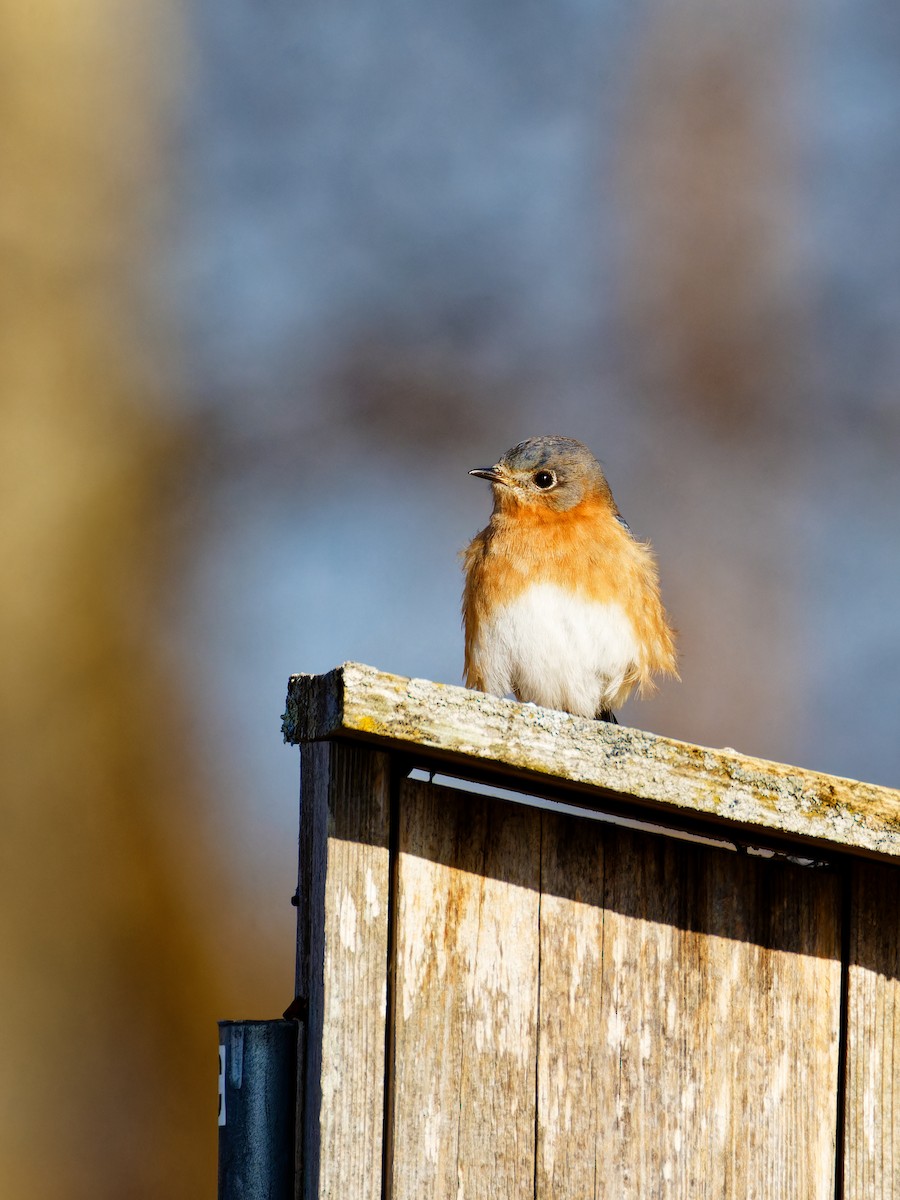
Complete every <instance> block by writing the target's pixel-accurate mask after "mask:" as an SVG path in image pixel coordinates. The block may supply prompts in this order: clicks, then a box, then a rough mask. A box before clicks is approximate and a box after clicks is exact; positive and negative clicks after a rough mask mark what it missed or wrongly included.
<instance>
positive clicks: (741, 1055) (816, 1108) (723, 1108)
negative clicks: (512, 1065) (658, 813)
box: [537, 814, 840, 1200]
mask: <svg viewBox="0 0 900 1200" xmlns="http://www.w3.org/2000/svg"><path fill="white" fill-rule="evenodd" d="M544 820H545V827H544V836H543V864H542V878H543V889H544V891H543V896H542V902H541V939H542V940H541V987H540V1013H541V1022H540V1038H539V1045H540V1062H539V1068H538V1079H539V1101H538V1104H539V1114H540V1132H539V1155H538V1164H537V1167H538V1170H537V1181H538V1189H537V1196H538V1197H546V1198H547V1200H550V1198H551V1197H553V1198H554V1200H559V1198H566V1197H571V1198H572V1200H575V1198H576V1197H577V1198H579V1200H582V1198H584V1197H604V1198H609V1200H632V1198H633V1200H643V1198H645V1197H647V1196H653V1197H659V1198H671V1200H676V1198H677V1200H688V1198H689V1200H698V1198H705V1197H708V1198H709V1200H713V1197H716V1198H718V1197H722V1196H760V1197H769V1196H798V1197H799V1196H802V1197H804V1200H813V1198H819V1197H821V1198H822V1200H825V1198H826V1197H827V1198H829V1200H830V1198H831V1197H832V1196H833V1187H834V1183H833V1180H834V1163H835V1136H836V1117H837V1110H836V1102H835V1097H836V1094H837V1069H838V1040H839V1026H840V928H839V912H840V903H839V893H838V886H837V880H836V878H835V877H834V876H833V875H830V874H826V873H824V872H816V871H812V870H808V869H803V868H800V867H795V866H791V865H789V864H783V863H780V862H779V863H775V862H773V861H771V860H768V861H767V860H764V859H759V858H750V857H747V856H742V855H737V854H734V853H728V852H727V851H722V850H716V849H710V848H708V847H701V846H697V845H693V844H689V843H684V842H678V841H675V840H672V839H667V838H658V837H656V836H654V835H648V834H644V833H633V832H631V831H627V830H622V829H619V828H615V827H609V826H607V827H603V826H599V825H596V824H595V825H593V827H591V823H589V822H586V821H584V820H581V819H579V818H572V817H565V818H560V817H554V816H551V815H549V814H548V815H546V816H545V818H544Z"/></svg>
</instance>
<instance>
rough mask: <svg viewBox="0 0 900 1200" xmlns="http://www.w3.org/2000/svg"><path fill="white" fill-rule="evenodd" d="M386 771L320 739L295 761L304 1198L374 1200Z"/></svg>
mask: <svg viewBox="0 0 900 1200" xmlns="http://www.w3.org/2000/svg"><path fill="white" fill-rule="evenodd" d="M389 766H390V764H389V760H388V756H387V755H386V754H384V753H383V752H380V751H377V750H370V749H368V748H367V747H364V746H342V745H337V744H334V745H325V744H322V745H317V746H307V747H304V750H303V754H302V799H301V805H302V811H301V836H300V886H299V889H298V892H299V896H300V900H301V903H300V907H299V915H298V976H297V985H298V991H297V994H298V996H299V997H300V999H301V1001H303V1002H304V1003H305V1004H306V1005H307V1006H308V1019H307V1022H306V1030H307V1042H306V1047H305V1051H306V1053H305V1072H306V1075H305V1081H304V1084H303V1087H302V1094H301V1102H300V1105H299V1109H300V1111H299V1112H298V1122H297V1127H298V1131H299V1136H300V1137H301V1139H302V1141H301V1162H302V1184H301V1190H300V1193H299V1194H300V1196H301V1197H302V1198H303V1200H313V1198H314V1197H315V1198H318V1197H321V1198H322V1200H326V1198H327V1200H380V1197H381V1183H382V1156H383V1149H384V1148H383V1128H384V1089H385V1072H384V1047H385V998H386V991H387V962H388V954H387V944H388V907H389V875H390V864H389V858H390V848H389V827H390V778H389Z"/></svg>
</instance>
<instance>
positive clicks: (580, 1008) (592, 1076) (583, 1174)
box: [535, 813, 617, 1200]
mask: <svg viewBox="0 0 900 1200" xmlns="http://www.w3.org/2000/svg"><path fill="white" fill-rule="evenodd" d="M606 832H607V831H606V830H605V829H604V828H603V827H602V826H601V825H600V824H599V823H598V822H596V821H587V820H583V819H582V820H577V819H574V820H573V819H567V818H565V817H558V816H554V815H553V814H551V813H545V814H544V816H543V836H542V839H541V841H542V855H541V880H542V894H541V983H540V1031H539V1035H538V1146H537V1170H536V1172H535V1182H536V1185H537V1186H536V1191H535V1200H566V1198H567V1197H575V1198H577V1200H591V1198H592V1197H597V1196H598V1195H602V1194H603V1193H602V1192H600V1191H598V1187H599V1186H600V1182H599V1181H598V1167H599V1170H600V1175H601V1178H602V1176H603V1172H604V1162H605V1159H606V1156H607V1154H608V1152H609V1149H608V1148H607V1146H606V1145H605V1144H604V1141H605V1138H604V1136H603V1135H604V1133H605V1132H606V1124H607V1123H606V1122H605V1120H604V1116H603V1113H602V1111H601V1095H600V1092H601V1072H602V1071H604V1070H606V1071H610V1072H613V1073H614V1072H615V1071H616V1069H617V1068H616V1064H615V1063H612V1062H610V1061H609V1055H608V1054H607V1053H606V1052H605V1050H604V1049H603V1047H602V1045H601V1042H602V1040H603V1038H604V1034H603V1032H602V1027H603V1020H604V1014H605V1012H606V1011H607V1009H608V999H609V998H608V989H609V977H608V975H607V976H604V963H603V952H604V944H603V932H604V918H605V915H606V914H605V913H604V911H603V899H604V895H603V893H604V879H605V874H604V840H605V835H606ZM610 1124H611V1123H610Z"/></svg>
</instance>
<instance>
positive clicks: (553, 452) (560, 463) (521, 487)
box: [469, 437, 615, 512]
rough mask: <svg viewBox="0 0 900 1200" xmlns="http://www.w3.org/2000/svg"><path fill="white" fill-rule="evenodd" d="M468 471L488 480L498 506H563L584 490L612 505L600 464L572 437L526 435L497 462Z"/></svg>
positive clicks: (584, 493)
mask: <svg viewBox="0 0 900 1200" xmlns="http://www.w3.org/2000/svg"><path fill="white" fill-rule="evenodd" d="M469 474H470V475H477V476H478V477H479V478H480V479H489V480H490V482H491V483H492V485H493V489H494V504H495V507H496V508H503V507H505V506H506V505H507V504H509V503H513V504H526V505H537V506H541V507H543V508H547V509H555V510H556V511H557V512H566V511H567V510H568V509H570V508H574V507H575V505H576V504H580V503H581V501H582V500H584V499H586V498H587V497H588V496H590V495H600V496H602V497H603V498H604V499H606V500H607V501H608V502H609V503H610V504H611V505H612V507H613V509H615V501H614V500H613V498H612V493H611V492H610V490H609V484H608V483H607V482H606V477H605V476H604V474H603V470H602V468H601V466H600V464H599V463H598V462H597V460H596V458H594V456H593V454H591V452H590V450H588V448H587V446H585V445H584V444H583V443H582V442H576V441H575V439H574V438H566V437H536V438H528V440H527V441H525V442H520V443H519V444H518V446H513V448H512V450H507V452H506V453H505V454H504V455H503V457H502V458H501V459H500V461H499V462H498V463H497V464H496V465H495V466H493V467H475V468H474V470H472V471H470V472H469Z"/></svg>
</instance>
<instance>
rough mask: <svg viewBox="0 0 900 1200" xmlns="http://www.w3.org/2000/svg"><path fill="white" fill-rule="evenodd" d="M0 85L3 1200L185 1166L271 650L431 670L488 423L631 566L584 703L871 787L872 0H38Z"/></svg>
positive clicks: (284, 773) (881, 46)
mask: <svg viewBox="0 0 900 1200" xmlns="http://www.w3.org/2000/svg"><path fill="white" fill-rule="evenodd" d="M0 70H2V78H3V97H4V104H3V117H2V121H3V145H4V159H5V169H4V180H3V186H2V191H0V230H2V250H0V253H2V269H0V289H2V291H0V294H2V297H3V320H2V323H0V385H2V391H0V396H2V404H3V424H2V430H3V437H2V442H0V445H2V459H0V467H2V469H0V488H2V489H3V494H4V504H3V522H2V533H0V538H2V541H0V546H2V555H3V564H4V581H3V586H2V588H0V613H2V624H3V628H2V646H3V656H4V662H3V671H2V688H0V703H2V723H0V730H2V733H0V737H2V744H0V779H2V783H3V815H4V821H3V836H2V841H0V846H2V851H0V853H2V872H0V888H2V893H3V903H2V917H0V921H2V933H3V970H2V972H0V994H2V1001H3V1004H2V1012H3V1014H4V1038H3V1043H4V1044H3V1047H2V1056H3V1062H4V1071H3V1073H2V1080H3V1082H2V1086H0V1106H2V1121H0V1160H2V1165H3V1177H4V1181H5V1182H4V1190H5V1192H6V1194H8V1195H10V1196H15V1197H16V1198H17V1200H31V1198H35V1200H37V1198H40V1200H57V1198H60V1200H62V1198H63V1197H65V1198H66V1200H81V1198H88V1197H91V1198H92V1200H103V1198H106V1197H109V1198H110V1200H112V1198H116V1200H122V1198H126V1200H128V1198H132V1197H133V1198H135V1200H142V1198H144V1197H147V1198H148V1200H149V1198H150V1197H158V1196H161V1195H163V1196H166V1197H167V1198H169V1200H181V1198H182V1197H183V1198H184V1200H188V1198H191V1200H194V1198H196V1197H200V1196H212V1195H214V1194H215V1139H216V1127H215V1110H216V1070H217V1068H216V1031H215V1020H216V1019H217V1018H220V1017H233V1018H238V1017H264V1016H265V1017H268V1016H277V1015H279V1014H280V1013H281V1011H282V1009H283V1008H284V1007H285V1005H286V1004H287V1003H288V1002H289V1000H290V999H291V995H292V981H293V910H292V909H291V907H290V903H289V899H290V895H291V892H292V890H293V887H294V881H295V871H296V864H295V839H296V832H297V782H298V766H299V763H298V755H297V751H296V750H291V749H288V748H286V747H284V746H283V745H282V743H281V737H280V732H279V723H280V722H279V717H280V713H281V712H282V707H283V698H284V693H285V685H286V681H287V677H288V675H289V674H290V673H291V672H294V671H314V672H318V671H324V670H327V669H328V668H330V667H332V666H334V665H336V664H338V663H340V662H341V661H344V660H346V659H358V660H361V661H364V662H368V663H370V664H372V665H375V666H378V667H380V668H382V669H384V670H388V671H392V672H397V673H401V674H415V675H420V676H426V677H429V678H431V679H436V680H441V681H445V682H450V683H458V682H460V674H461V665H462V637H461V632H460V628H459V593H460V588H461V576H460V568H459V562H458V559H457V552H458V551H459V549H460V548H461V547H462V546H463V545H465V543H466V542H467V540H468V539H469V538H470V537H471V535H472V534H473V533H474V532H475V531H476V530H477V529H478V528H480V527H481V526H482V525H483V524H484V523H485V521H486V519H487V515H488V511H489V493H488V488H487V486H486V485H485V484H484V483H482V482H479V481H476V480H473V479H469V478H467V476H466V471H467V469H468V468H469V467H472V466H478V465H483V464H487V463H492V462H494V461H495V460H496V458H497V457H498V456H499V455H500V454H501V453H502V452H503V451H504V450H506V449H507V448H508V447H509V446H511V445H513V444H514V443H516V442H518V441H520V440H521V439H523V438H525V437H528V436H531V435H534V434H540V433H561V434H566V435H569V436H574V437H577V438H580V439H582V440H584V441H586V442H587V443H588V444H589V445H590V446H591V447H592V449H594V451H595V452H596V453H597V455H598V456H599V457H600V458H601V460H602V461H603V462H604V463H605V465H606V468H607V473H608V475H609V478H610V481H611V483H612V486H613V489H614V491H615V494H616V498H617V500H618V502H619V505H620V507H621V509H622V510H623V512H624V513H625V515H626V516H627V518H628V520H629V522H630V523H631V525H632V527H633V528H634V529H635V531H636V533H637V534H638V535H639V536H642V537H649V538H651V539H652V541H653V543H654V545H655V547H656V550H657V553H658V557H659V560H660V567H661V574H662V580H663V591H664V596H665V600H666V603H667V605H668V607H669V610H670V612H671V614H672V617H673V620H674V621H675V623H676V625H677V626H678V628H679V630H680V634H681V654H682V675H683V682H682V683H681V684H680V685H677V684H666V685H665V686H664V687H663V688H662V689H661V691H660V693H659V695H658V696H657V698H655V699H654V700H653V701H651V702H649V703H644V704H635V705H632V706H630V707H629V708H628V709H627V710H626V711H625V713H624V714H623V718H622V719H623V720H624V721H625V722H626V723H631V724H637V725H640V726H642V727H644V728H648V729H651V730H654V731H657V732H659V733H664V734H668V735H672V736H675V737H679V738H684V739H687V740H689V741H693V742H700V743H705V744H710V745H716V746H719V745H728V746H733V747H736V748H738V749H740V750H742V751H745V752H747V753H751V754H756V755H762V756H765V757H770V758H776V759H782V760H787V761H789V762H793V763H797V764H801V765H803V766H807V767H814V768H818V769H820V770H823V771H828V772H834V773H838V774H842V775H849V776H852V777H861V778H865V779H867V780H871V781H873V782H877V783H882V784H888V785H892V786H897V785H898V784H900V737H898V713H900V602H898V595H900V470H898V452H900V237H898V212H900V135H898V131H900V9H898V8H897V6H896V5H892V4H890V3H887V0H863V2H862V3H861V2H860V0H825V3H819V4H817V5H816V6H813V5H811V4H806V3H804V2H803V0H757V3H755V4H752V5H748V4H744V3H739V2H738V0H724V2H723V3H721V4H719V5H717V6H715V7H714V8H712V9H711V8H710V7H709V6H708V5H706V4H701V3H699V2H698V0H675V2H674V3H671V2H667V3H664V2H663V0H638V3H634V4H629V5H622V4H612V3H608V2H607V0H595V3H592V4H586V3H582V2H581V0H563V2H562V3H560V4H557V5H555V6H553V8H548V7H547V6H545V5H535V4H530V3H520V4H517V5H515V6H511V5H507V4H503V3H498V2H496V0H477V3H476V2H475V0H458V2H457V3H454V4H452V5H451V4H441V5H435V6H421V5H419V6H415V5H412V4H405V3H399V2H397V0H381V3H378V4H375V3H374V2H373V0H351V2H350V3H349V4H346V5H339V6H334V5H326V4H324V3H312V4H307V5H304V6H300V5H297V4H288V3H286V2H284V0H264V2H262V3H259V2H257V3H250V0H156V3H154V4H139V3H138V2H137V0H84V2H83V3H81V4H79V5H77V6H72V5H68V4H64V3H63V2H62V0H47V3H45V4H44V5H42V6H40V10H37V9H35V8H34V7H33V6H28V5H19V6H18V7H17V6H16V5H14V4H8V5H5V6H4V7H3V11H2V14H0Z"/></svg>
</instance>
